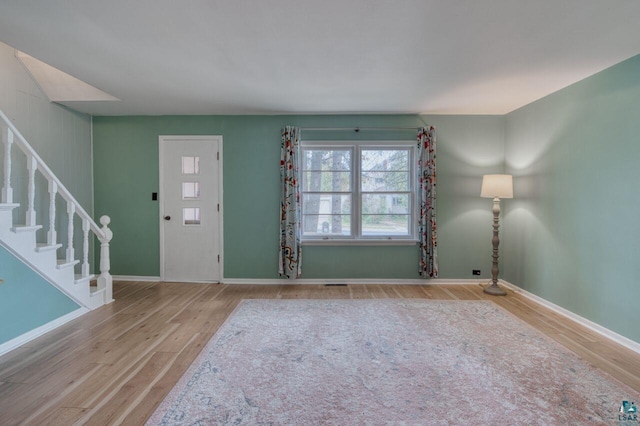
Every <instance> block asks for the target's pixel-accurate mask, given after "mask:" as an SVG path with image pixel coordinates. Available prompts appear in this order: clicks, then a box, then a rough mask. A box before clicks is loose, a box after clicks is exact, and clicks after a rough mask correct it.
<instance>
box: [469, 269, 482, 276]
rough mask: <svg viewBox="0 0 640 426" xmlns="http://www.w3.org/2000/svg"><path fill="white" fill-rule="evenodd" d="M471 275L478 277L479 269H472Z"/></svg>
mask: <svg viewBox="0 0 640 426" xmlns="http://www.w3.org/2000/svg"><path fill="white" fill-rule="evenodd" d="M471 273H472V274H473V275H480V269H474V270H473V271H472V272H471Z"/></svg>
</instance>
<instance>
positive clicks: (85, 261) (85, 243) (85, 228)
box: [82, 219, 89, 277]
mask: <svg viewBox="0 0 640 426" xmlns="http://www.w3.org/2000/svg"><path fill="white" fill-rule="evenodd" d="M82 234H83V237H82V276H83V277H88V276H89V221H88V220H87V219H83V220H82Z"/></svg>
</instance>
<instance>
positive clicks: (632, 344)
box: [500, 279, 640, 354]
mask: <svg viewBox="0 0 640 426" xmlns="http://www.w3.org/2000/svg"><path fill="white" fill-rule="evenodd" d="M500 284H503V285H504V286H505V287H508V288H510V289H511V290H513V291H514V292H516V293H519V294H521V295H522V296H524V297H526V298H527V299H531V300H533V301H534V302H536V303H539V304H540V305H542V306H544V307H545V308H548V309H551V310H552V311H554V312H556V313H558V314H560V315H562V316H564V317H566V318H569V319H570V320H572V321H574V322H577V323H578V324H580V325H582V326H584V327H586V328H588V329H589V330H591V331H593V332H596V333H598V334H600V335H601V336H603V337H606V338H607V339H609V340H613V341H614V342H616V343H618V344H620V345H622V346H624V347H625V348H627V349H631V350H632V351H634V352H636V353H638V354H640V343H638V342H636V341H634V340H631V339H629V338H628V337H624V336H623V335H621V334H618V333H616V332H615V331H612V330H609V329H608V328H606V327H603V326H601V325H600V324H597V323H595V322H593V321H591V320H588V319H586V318H584V317H582V316H580V315H578V314H576V313H573V312H571V311H569V310H568V309H565V308H563V307H562V306H558V305H556V304H555V303H552V302H549V301H548V300H546V299H543V298H542V297H540V296H536V295H535V294H533V293H529V292H528V291H526V290H523V289H521V288H520V287H518V286H517V285H515V284H512V283H510V282H508V281H505V280H502V279H501V280H500Z"/></svg>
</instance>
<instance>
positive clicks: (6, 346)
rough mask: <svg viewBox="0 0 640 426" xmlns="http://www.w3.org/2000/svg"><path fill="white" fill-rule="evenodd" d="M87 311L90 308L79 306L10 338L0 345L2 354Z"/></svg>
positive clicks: (0, 353)
mask: <svg viewBox="0 0 640 426" xmlns="http://www.w3.org/2000/svg"><path fill="white" fill-rule="evenodd" d="M87 312H89V309H87V308H79V309H76V310H75V311H73V312H69V313H68V314H66V315H63V316H61V317H60V318H57V319H55V320H53V321H50V322H48V323H46V324H44V325H41V326H40V327H38V328H34V329H33V330H31V331H28V332H26V333H24V334H22V335H20V336H18V337H14V338H13V339H11V340H9V341H8V342H4V343H3V344H1V345H0V356H2V355H4V354H6V353H7V352H10V351H12V350H14V349H15V348H17V347H18V346H22V345H24V344H25V343H27V342H30V341H32V340H33V339H35V338H38V337H40V336H42V335H43V334H45V333H48V332H50V331H51V330H53V329H55V328H58V327H60V326H61V325H63V324H66V323H68V322H69V321H71V320H74V319H76V318H78V317H79V316H81V315H84V314H86V313H87Z"/></svg>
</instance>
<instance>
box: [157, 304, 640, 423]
mask: <svg viewBox="0 0 640 426" xmlns="http://www.w3.org/2000/svg"><path fill="white" fill-rule="evenodd" d="M623 401H627V406H628V407H631V406H632V405H633V404H632V403H633V402H637V401H640V395H639V394H638V393H637V392H635V391H633V390H632V389H631V388H629V387H627V386H625V385H624V384H622V383H620V382H618V381H617V380H615V379H613V378H612V377H610V376H608V375H606V374H605V373H603V372H601V371H599V370H597V369H596V368H594V367H592V366H590V365H589V364H587V363H586V362H585V361H583V360H582V359H581V358H579V357H578V356H576V355H575V354H573V353H572V352H570V351H568V350H567V349H565V348H564V347H562V346H561V345H559V344H557V343H556V342H554V341H553V340H551V339H550V338H548V337H546V336H544V335H543V334H541V333H540V332H538V331H537V330H535V329H534V328H533V327H531V326H529V325H528V324H526V323H524V322H523V321H521V320H520V319H518V318H516V317H514V316H513V315H511V314H510V313H508V312H507V311H505V310H503V309H502V308H500V307H498V306H497V305H495V304H494V303H492V302H490V301H433V300H417V299H415V300H414V299H408V300H407V299H386V300H246V301H243V302H242V303H241V304H240V305H239V306H238V308H237V309H236V310H235V311H234V312H233V314H232V315H231V316H230V317H229V318H228V319H227V321H226V322H225V323H224V324H223V325H222V327H221V328H220V330H219V331H218V332H217V333H216V335H215V336H214V337H213V338H212V339H211V341H210V342H209V343H208V344H207V346H206V347H205V348H204V349H203V351H202V353H201V354H200V355H199V357H198V358H197V359H196V361H195V362H194V363H193V365H192V366H191V367H190V368H189V370H188V371H187V372H186V373H185V375H184V376H183V377H182V379H181V380H180V381H179V383H178V384H177V385H176V386H175V388H174V389H173V390H172V391H171V392H170V394H169V395H168V396H167V398H166V399H165V401H164V402H163V403H162V404H161V406H160V407H159V408H158V410H157V411H156V412H155V413H154V415H153V416H152V417H151V418H150V420H149V422H148V424H150V425H212V424H222V425H259V424H265V425H267V424H269V425H318V424H323V425H324V424H330V425H356V424H367V425H378V424H385V425H388V424H397V425H430V424H456V425H457V424H473V425H515V424H528V425H531V424H537V425H545V424H546V425H559V424H579V425H591V424H616V423H618V419H619V417H618V416H619V415H620V413H619V410H620V407H621V405H622V403H623ZM636 405H637V404H636Z"/></svg>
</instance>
